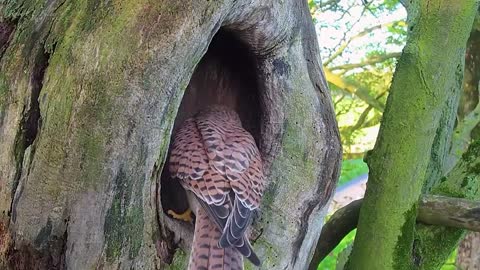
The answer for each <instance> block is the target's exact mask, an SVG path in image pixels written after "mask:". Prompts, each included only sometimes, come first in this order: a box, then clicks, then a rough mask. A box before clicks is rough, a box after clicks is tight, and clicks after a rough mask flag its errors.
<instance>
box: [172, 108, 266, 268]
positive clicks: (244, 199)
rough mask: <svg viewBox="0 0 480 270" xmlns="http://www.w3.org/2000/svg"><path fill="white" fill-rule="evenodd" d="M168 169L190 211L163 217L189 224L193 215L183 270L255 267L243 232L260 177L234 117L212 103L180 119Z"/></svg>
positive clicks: (253, 148) (256, 154)
mask: <svg viewBox="0 0 480 270" xmlns="http://www.w3.org/2000/svg"><path fill="white" fill-rule="evenodd" d="M168 166H169V172H170V176H171V178H172V179H175V180H178V181H180V184H181V185H182V186H183V188H184V189H185V190H186V191H187V198H188V202H189V205H190V208H191V210H189V211H187V212H185V213H184V214H177V213H175V212H173V211H172V210H169V211H168V213H169V214H170V215H172V216H173V217H174V218H178V219H183V220H189V218H188V216H189V215H190V213H191V211H193V212H194V214H195V217H196V218H195V229H194V236H193V242H192V248H191V250H190V259H189V263H188V269H189V270H210V269H219V270H238V269H243V257H245V258H247V259H248V260H250V261H251V262H252V263H253V264H254V265H256V266H259V265H260V264H261V262H260V259H259V258H258V256H257V255H256V254H255V252H254V251H253V249H252V246H251V244H250V242H249V240H248V238H247V229H248V227H249V226H250V225H251V222H252V217H253V215H254V213H255V211H258V208H259V206H260V201H261V198H262V195H263V192H264V190H265V176H264V171H263V162H262V158H261V154H260V151H259V149H258V147H257V145H256V143H255V140H254V138H253V137H252V135H251V134H250V133H249V132H248V131H247V130H245V129H244V128H243V127H242V122H241V120H240V117H239V115H238V114H237V113H236V112H235V111H234V110H232V109H230V108H228V107H226V106H223V105H214V106H210V107H207V108H206V109H204V110H201V111H200V112H198V113H197V114H195V115H194V116H193V117H191V118H189V119H187V120H185V122H184V123H183V124H182V126H181V127H180V128H179V129H178V132H177V133H176V134H175V136H174V140H173V142H172V147H171V153H170V157H169V161H168Z"/></svg>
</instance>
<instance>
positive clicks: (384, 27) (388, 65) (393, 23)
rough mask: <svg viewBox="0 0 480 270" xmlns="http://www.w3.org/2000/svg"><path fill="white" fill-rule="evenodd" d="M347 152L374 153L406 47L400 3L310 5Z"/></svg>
mask: <svg viewBox="0 0 480 270" xmlns="http://www.w3.org/2000/svg"><path fill="white" fill-rule="evenodd" d="M308 3H309V7H310V10H311V12H312V15H313V18H314V20H315V22H316V27H317V32H318V33H319V35H320V37H319V40H320V46H321V53H322V59H323V60H324V69H325V71H326V75H327V76H326V77H327V81H328V82H329V86H330V89H331V90H332V97H333V101H334V106H335V111H336V114H337V119H338V123H339V128H340V132H341V137H342V143H343V149H344V152H345V153H346V154H347V155H348V154H351V153H358V154H361V153H364V152H365V151H367V150H368V149H371V148H372V147H373V143H374V142H375V138H376V134H377V132H378V125H379V123H380V118H381V114H382V111H383V110H382V107H383V106H384V104H385V101H386V98H387V89H388V88H389V87H390V81H391V78H392V75H393V71H394V69H395V62H396V61H395V59H396V58H397V57H398V56H399V55H400V51H401V48H402V47H403V46H404V45H405V41H406V23H405V22H404V20H405V18H406V13H405V10H404V9H403V8H402V6H401V5H400V4H399V1H398V0H385V1H380V0H373V1H357V0H309V1H308Z"/></svg>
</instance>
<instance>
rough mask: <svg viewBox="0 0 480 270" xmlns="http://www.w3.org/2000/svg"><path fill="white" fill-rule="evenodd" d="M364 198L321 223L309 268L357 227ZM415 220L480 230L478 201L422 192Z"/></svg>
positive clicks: (479, 206) (312, 269)
mask: <svg viewBox="0 0 480 270" xmlns="http://www.w3.org/2000/svg"><path fill="white" fill-rule="evenodd" d="M362 202H363V199H359V200H356V201H353V202H351V203H350V204H348V205H346V206H345V207H342V208H341V209H339V210H337V211H336V212H335V213H334V214H333V215H332V216H331V217H330V219H329V220H328V222H327V223H325V225H324V226H323V229H322V233H321V234H320V239H319V240H318V243H317V247H316V248H315V253H314V255H313V258H312V261H311V263H310V267H309V269H310V270H314V269H317V267H318V264H319V263H320V262H321V261H322V260H323V259H324V258H325V257H326V256H327V255H328V254H330V252H332V250H333V249H334V248H335V247H336V246H337V245H338V244H339V243H340V241H342V239H343V238H344V237H345V236H346V235H347V234H348V233H349V232H351V231H352V230H354V229H355V228H356V227H357V222H358V217H359V214H360V208H361V206H362ZM417 222H422V223H425V224H428V225H439V226H447V227H454V228H460V229H467V230H471V231H477V232H480V202H479V201H471V200H467V199H460V198H452V197H445V196H437V195H423V196H422V197H421V198H420V203H419V205H418V213H417Z"/></svg>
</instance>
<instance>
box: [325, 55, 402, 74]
mask: <svg viewBox="0 0 480 270" xmlns="http://www.w3.org/2000/svg"><path fill="white" fill-rule="evenodd" d="M401 55H402V53H401V52H393V53H387V54H383V55H375V56H372V57H369V58H367V59H365V61H362V62H360V63H353V64H344V65H338V66H334V67H331V68H329V69H330V70H338V69H344V70H350V69H354V68H360V67H365V66H370V65H374V64H378V63H382V62H385V61H386V60H388V59H391V58H399V57H400V56H401Z"/></svg>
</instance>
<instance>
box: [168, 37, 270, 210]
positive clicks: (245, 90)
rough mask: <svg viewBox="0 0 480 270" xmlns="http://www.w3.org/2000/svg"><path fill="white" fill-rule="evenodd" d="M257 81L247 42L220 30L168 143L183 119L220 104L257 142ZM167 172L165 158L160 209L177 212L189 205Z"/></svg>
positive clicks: (192, 81)
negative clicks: (234, 114)
mask: <svg viewBox="0 0 480 270" xmlns="http://www.w3.org/2000/svg"><path fill="white" fill-rule="evenodd" d="M257 82H258V81H257V64H256V59H255V56H254V55H253V54H252V52H251V50H250V49H249V47H248V45H247V44H245V43H243V42H242V41H240V40H239V39H238V38H237V37H236V36H235V34H234V33H232V32H229V31H226V30H220V31H219V32H218V33H217V34H216V35H215V36H214V38H213V39H212V42H211V43H210V46H209V47H208V50H207V52H206V54H205V55H204V57H203V58H202V60H201V61H200V63H199V64H198V65H197V67H196V69H195V72H194V73H193V75H192V78H191V79H190V83H189V85H188V87H187V89H186V92H185V94H184V96H183V99H182V102H181V105H180V108H179V110H178V113H177V117H176V119H175V124H174V129H173V132H172V138H171V142H173V138H174V136H175V133H176V130H177V129H178V128H179V127H180V126H181V125H182V123H183V122H184V121H185V120H186V119H188V118H190V117H192V116H193V115H194V114H195V113H197V112H198V111H200V110H202V109H203V108H205V107H208V106H209V105H214V104H222V105H226V106H228V107H230V108H233V109H234V110H235V111H236V112H237V113H238V114H239V116H240V118H241V120H242V124H243V127H244V128H245V129H246V130H248V131H249V132H250V133H251V134H252V135H253V137H254V138H255V140H256V141H257V144H258V142H259V138H260V137H259V136H260V123H261V107H260V106H261V103H260V96H259V90H258V83H257ZM169 175H170V173H169V171H168V160H167V163H166V164H165V166H164V169H163V172H162V180H161V203H162V206H163V210H164V211H167V210H170V209H171V210H174V211H175V212H177V213H180V212H183V211H185V210H186V209H187V207H188V203H187V200H186V197H185V196H186V195H185V192H184V191H183V189H182V187H181V186H180V184H179V183H178V181H176V180H171V179H170V177H169ZM165 213H166V212H165Z"/></svg>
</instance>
